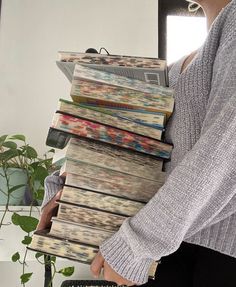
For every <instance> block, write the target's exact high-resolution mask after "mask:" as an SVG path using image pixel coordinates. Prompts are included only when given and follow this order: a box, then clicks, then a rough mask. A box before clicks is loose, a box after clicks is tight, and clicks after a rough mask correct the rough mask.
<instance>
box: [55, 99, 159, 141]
mask: <svg viewBox="0 0 236 287" xmlns="http://www.w3.org/2000/svg"><path fill="white" fill-rule="evenodd" d="M57 110H58V111H59V112H61V113H64V114H69V115H72V116H78V117H80V118H84V119H87V120H91V121H95V122H98V123H101V124H104V125H108V126H113V127H116V128H119V129H123V130H126V131H130V132H134V133H136V134H139V135H144V136H148V137H150V138H154V139H157V140H161V137H162V130H161V129H160V128H159V129H155V128H153V127H147V126H144V125H141V124H139V123H136V122H134V121H132V120H129V119H127V118H124V117H119V116H115V115H110V114H108V113H102V112H101V111H98V110H96V109H94V108H93V107H89V106H88V107H85V106H83V105H80V104H78V103H74V102H71V101H66V100H63V99H60V100H59V104H58V109H57Z"/></svg>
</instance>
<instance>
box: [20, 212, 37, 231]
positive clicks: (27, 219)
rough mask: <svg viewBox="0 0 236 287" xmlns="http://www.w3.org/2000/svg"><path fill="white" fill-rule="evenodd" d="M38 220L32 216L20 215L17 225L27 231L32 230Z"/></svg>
mask: <svg viewBox="0 0 236 287" xmlns="http://www.w3.org/2000/svg"><path fill="white" fill-rule="evenodd" d="M38 222H39V221H38V219H37V218H35V217H32V216H26V215H21V216H20V217H19V226H20V227H21V229H22V230H24V231H25V232H27V233H29V232H32V231H34V230H35V229H36V227H37V225H38Z"/></svg>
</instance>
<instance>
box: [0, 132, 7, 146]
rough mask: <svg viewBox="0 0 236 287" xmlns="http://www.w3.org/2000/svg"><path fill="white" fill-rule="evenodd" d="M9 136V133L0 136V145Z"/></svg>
mask: <svg viewBox="0 0 236 287" xmlns="http://www.w3.org/2000/svg"><path fill="white" fill-rule="evenodd" d="M7 137H8V135H3V136H1V137H0V146H1V145H2V144H3V143H4V142H5V140H6V138H7Z"/></svg>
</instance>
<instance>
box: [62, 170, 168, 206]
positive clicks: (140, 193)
mask: <svg viewBox="0 0 236 287" xmlns="http://www.w3.org/2000/svg"><path fill="white" fill-rule="evenodd" d="M142 183H143V184H142ZM163 184H164V179H163V180H162V181H161V180H160V181H159V182H157V181H149V185H148V188H147V186H146V185H145V184H144V182H140V181H139V180H137V181H136V182H134V181H131V182H129V181H126V184H125V185H124V184H121V183H119V182H112V181H107V180H106V178H96V179H94V178H91V177H85V176H83V175H79V174H72V173H67V175H66V180H65V185H67V186H71V187H78V188H83V189H88V190H93V191H97V192H101V193H104V194H108V195H115V196H119V197H123V198H128V199H132V200H136V201H140V202H145V203H146V202H148V201H149V200H150V199H151V198H152V197H153V196H154V195H155V194H156V193H157V192H158V189H159V188H160V187H161V186H162V185H163Z"/></svg>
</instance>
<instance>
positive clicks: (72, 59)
mask: <svg viewBox="0 0 236 287" xmlns="http://www.w3.org/2000/svg"><path fill="white" fill-rule="evenodd" d="M76 63H80V64H83V65H86V66H88V67H93V68H96V69H100V70H102V71H107V72H110V73H114V74H117V75H121V76H127V77H129V78H133V79H139V80H141V81H146V82H148V83H154V84H157V85H162V86H167V85H168V77H167V63H166V61H165V60H161V59H158V58H150V57H149V58H148V57H137V56H122V55H105V54H95V53H77V52H64V51H60V52H59V61H57V66H58V67H59V69H61V70H62V72H63V73H64V74H65V76H66V77H67V78H68V79H69V81H70V82H71V81H72V77H73V73H74V68H75V65H76Z"/></svg>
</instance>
